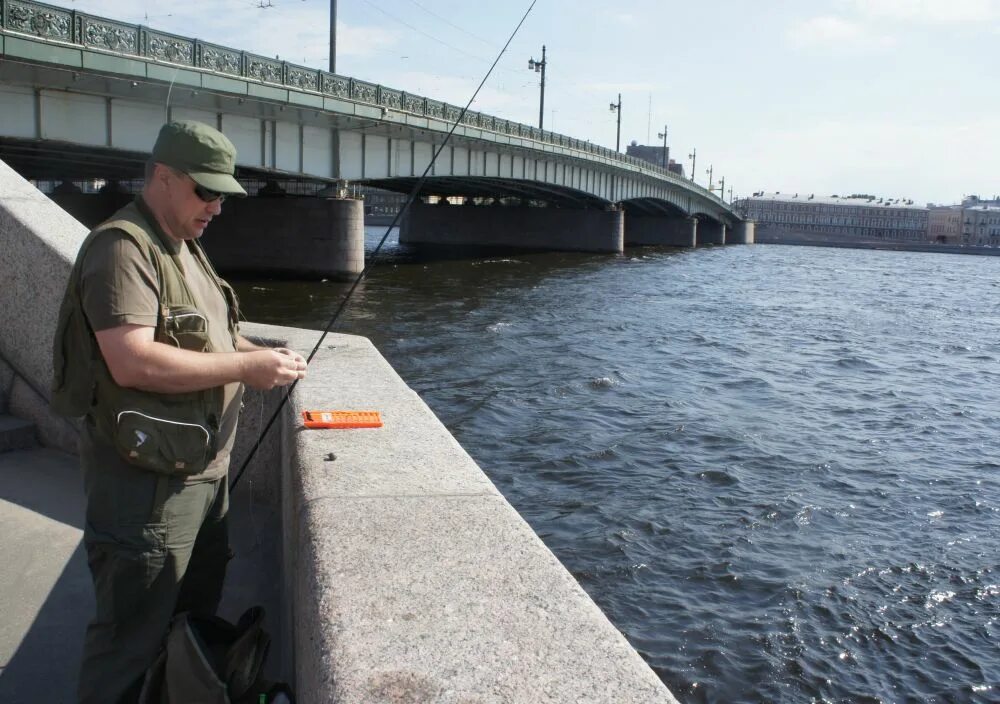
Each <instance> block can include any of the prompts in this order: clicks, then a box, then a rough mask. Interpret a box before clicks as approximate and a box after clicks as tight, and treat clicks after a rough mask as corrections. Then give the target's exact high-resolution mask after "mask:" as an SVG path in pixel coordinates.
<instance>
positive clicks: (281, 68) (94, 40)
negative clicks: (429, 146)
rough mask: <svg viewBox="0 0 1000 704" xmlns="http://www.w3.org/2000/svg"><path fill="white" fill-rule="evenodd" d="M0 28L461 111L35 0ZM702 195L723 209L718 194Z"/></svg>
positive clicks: (592, 147) (580, 145)
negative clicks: (719, 204)
mask: <svg viewBox="0 0 1000 704" xmlns="http://www.w3.org/2000/svg"><path fill="white" fill-rule="evenodd" d="M0 29H3V30H8V31H11V32H18V33H21V34H30V35H35V36H38V37H41V38H43V39H46V40H51V41H57V42H65V43H67V44H75V45H77V46H81V47H87V48H91V49H98V50H101V51H107V52H113V53H117V54H125V55H128V56H138V57H143V58H146V59H151V60H154V61H162V62H166V63H170V64H174V65H180V66H187V67H191V68H195V69H202V70H208V71H213V72H216V73H221V74H225V75H230V76H235V77H240V78H244V79H249V80H253V81H259V82H261V83H264V84H273V85H279V86H284V87H287V88H293V89H295V90H301V91H308V92H312V93H318V94H320V95H328V96H331V97H335V98H340V99H344V100H350V101H353V102H357V103H364V104H367V105H372V106H376V107H381V108H386V109H391V110H396V111H400V112H407V113H411V114H414V115H420V116H424V117H430V118H437V119H441V120H446V121H448V122H456V121H457V120H458V118H459V116H460V115H461V113H462V108H460V107H457V106H455V105H449V104H447V103H442V102H439V101H437V100H431V99H430V98H424V97H421V96H419V95H413V94H412V93H407V92H405V91H401V90H396V89H394V88H387V87H385V86H380V85H378V84H376V83H369V82H367V81H362V80H360V79H357V78H350V77H348V76H338V75H337V74H333V73H328V72H326V71H320V70H317V69H313V68H308V67H306V66H298V65H296V64H291V63H288V62H287V61H281V60H278V59H270V58H268V57H266V56H259V55H257V54H252V53H250V52H247V51H240V50H239V49H231V48H229V47H224V46H219V45H217V44H211V43H209V42H203V41H201V40H200V39H189V38H187V37H181V36H178V35H176V34H169V33H167V32H161V31H159V30H156V29H152V28H150V27H146V26H145V25H135V24H126V23H123V22H117V21H115V20H109V19H105V18H103V17H96V16H94V15H88V14H86V13H84V12H77V11H75V10H67V9H65V8H61V7H56V6H54V5H47V4H45V3H41V2H34V1H33V0H0ZM462 124H463V125H467V126H469V127H476V128H479V129H483V130H489V131H491V132H495V133H498V134H505V135H510V136H512V137H520V138H525V139H531V140H534V141H536V142H543V143H547V144H554V145H559V146H562V147H566V148H569V149H575V150H577V151H581V152H587V153H589V154H594V155H597V156H600V157H604V158H606V159H613V160H615V161H618V162H622V163H626V164H631V165H634V166H637V167H639V168H641V169H642V170H643V171H645V172H647V173H653V174H656V175H657V176H659V177H661V178H667V179H671V180H674V181H677V182H680V183H684V184H685V185H687V186H688V187H691V188H695V189H697V190H699V191H703V190H704V189H701V188H699V187H697V186H694V184H692V183H691V182H689V181H687V180H686V179H684V178H682V177H680V176H678V175H677V174H674V173H672V172H669V171H667V170H666V169H663V168H661V167H659V166H657V165H655V164H650V163H649V162H647V161H643V160H641V159H636V158H635V157H630V156H626V155H623V154H621V153H619V152H615V151H612V150H611V149H606V148H605V147H601V146H598V145H596V144H592V143H591V142H588V141H583V140H580V139H574V138H573V137H567V136H566V135H561V134H556V133H554V132H547V131H543V130H540V129H538V128H537V127H531V126H530V125H523V124H521V123H518V122H512V121H511V120H505V119H503V118H499V117H493V116H491V115H484V114H482V113H478V112H472V111H468V112H466V113H465V116H464V117H463V118H462ZM703 195H705V196H707V197H710V198H711V199H712V200H715V201H718V202H720V203H722V201H721V199H719V198H718V197H716V196H715V195H714V194H709V193H708V191H704V193H703Z"/></svg>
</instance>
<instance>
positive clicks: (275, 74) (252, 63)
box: [243, 54, 285, 84]
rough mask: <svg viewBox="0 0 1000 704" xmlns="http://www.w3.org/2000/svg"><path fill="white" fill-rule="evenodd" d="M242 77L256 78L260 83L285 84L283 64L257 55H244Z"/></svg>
mask: <svg viewBox="0 0 1000 704" xmlns="http://www.w3.org/2000/svg"><path fill="white" fill-rule="evenodd" d="M244 56H245V57H246V58H245V59H244V67H243V70H244V71H245V73H244V74H243V75H244V76H246V77H248V78H256V79H257V80H258V81H261V82H262V83H278V84H282V83H284V82H285V80H284V79H285V70H284V64H283V63H282V62H281V61H279V60H277V59H268V58H266V57H263V56H258V55H257V54H244Z"/></svg>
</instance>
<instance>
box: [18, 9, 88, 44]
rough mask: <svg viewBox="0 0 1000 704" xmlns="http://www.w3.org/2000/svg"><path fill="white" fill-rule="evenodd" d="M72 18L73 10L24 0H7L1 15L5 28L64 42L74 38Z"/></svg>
mask: <svg viewBox="0 0 1000 704" xmlns="http://www.w3.org/2000/svg"><path fill="white" fill-rule="evenodd" d="M73 19H74V13H73V12H70V11H68V10H63V9H61V8H58V7H51V6H49V5H43V4H41V3H37V2H27V1H26V0H7V2H6V12H5V13H4V17H3V20H4V27H6V28H7V29H11V30H13V31H15V32H23V33H25V34H34V35H37V36H39V37H45V38H46V39H57V40H59V41H64V42H72V41H73V39H74V34H75V32H74V25H75V23H74V21H73Z"/></svg>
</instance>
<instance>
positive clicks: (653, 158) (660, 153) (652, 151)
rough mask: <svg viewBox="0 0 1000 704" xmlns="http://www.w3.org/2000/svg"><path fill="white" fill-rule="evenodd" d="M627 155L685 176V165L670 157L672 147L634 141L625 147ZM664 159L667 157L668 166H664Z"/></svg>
mask: <svg viewBox="0 0 1000 704" xmlns="http://www.w3.org/2000/svg"><path fill="white" fill-rule="evenodd" d="M625 155H626V156H634V157H635V158H636V159H642V160H643V161H648V162H649V163H650V164H654V165H656V166H659V167H660V168H661V169H664V168H665V169H667V170H668V171H670V172H671V173H675V174H677V175H678V176H681V177H682V178H683V177H684V165H683V164H678V163H677V162H676V161H674V160H673V159H671V158H670V147H667V148H666V149H664V148H663V145H660V146H657V147H650V146H647V145H645V144H639V143H637V142H635V141H633V142H632V143H631V144H630V145H628V146H627V147H625ZM664 159H666V166H664Z"/></svg>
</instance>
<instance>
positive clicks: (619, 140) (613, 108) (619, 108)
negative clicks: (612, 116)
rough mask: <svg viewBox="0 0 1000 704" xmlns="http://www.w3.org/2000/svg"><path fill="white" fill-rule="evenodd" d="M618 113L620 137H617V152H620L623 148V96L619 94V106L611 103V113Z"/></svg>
mask: <svg viewBox="0 0 1000 704" xmlns="http://www.w3.org/2000/svg"><path fill="white" fill-rule="evenodd" d="M616 111H617V112H618V136H616V137H615V151H616V152H620V151H621V148H622V94H621V93H619V94H618V104H617V105H616V104H615V103H611V112H616Z"/></svg>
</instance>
